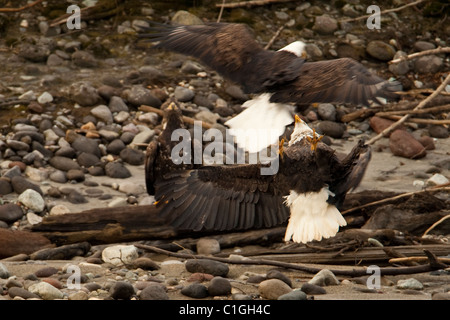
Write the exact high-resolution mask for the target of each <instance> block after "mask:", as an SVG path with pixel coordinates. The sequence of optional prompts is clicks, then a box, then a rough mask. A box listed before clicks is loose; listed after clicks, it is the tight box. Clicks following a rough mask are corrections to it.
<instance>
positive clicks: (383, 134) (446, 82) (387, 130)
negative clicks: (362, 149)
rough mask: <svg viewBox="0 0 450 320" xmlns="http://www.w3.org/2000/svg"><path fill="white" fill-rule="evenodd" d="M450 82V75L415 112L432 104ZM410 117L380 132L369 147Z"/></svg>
mask: <svg viewBox="0 0 450 320" xmlns="http://www.w3.org/2000/svg"><path fill="white" fill-rule="evenodd" d="M449 82H450V74H448V75H447V77H446V78H445V80H444V81H443V82H442V83H441V84H440V86H439V87H438V88H437V89H436V90H435V91H434V92H433V93H432V94H430V95H429V96H428V97H427V98H426V99H424V100H422V101H421V102H420V103H419V104H418V105H417V106H416V107H415V108H414V109H413V110H419V109H422V108H424V107H425V106H426V105H427V103H428V102H430V101H431V100H433V99H434V98H435V97H436V96H437V95H439V93H440V92H441V91H442V90H443V89H444V88H445V86H446V85H447V84H448V83H449ZM409 117H410V114H406V115H404V116H403V117H402V118H401V119H399V120H398V121H397V122H395V123H393V124H392V125H390V126H389V127H387V128H386V129H384V130H383V131H382V132H380V133H379V134H378V135H376V136H375V137H373V138H372V139H370V140H369V141H367V144H368V145H371V144H373V143H375V142H376V141H378V140H379V139H381V138H382V137H384V136H385V135H387V134H389V133H391V132H392V131H394V130H395V129H396V128H397V127H398V126H400V125H401V124H402V123H403V122H405V121H406V120H408V118H409Z"/></svg>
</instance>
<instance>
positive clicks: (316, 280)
mask: <svg viewBox="0 0 450 320" xmlns="http://www.w3.org/2000/svg"><path fill="white" fill-rule="evenodd" d="M308 283H309V284H314V285H317V286H332V285H338V284H339V280H338V279H337V278H336V276H335V275H334V274H333V272H331V271H330V270H328V269H322V270H320V271H319V272H318V273H317V274H315V275H314V277H313V278H312V279H311V280H309V281H308Z"/></svg>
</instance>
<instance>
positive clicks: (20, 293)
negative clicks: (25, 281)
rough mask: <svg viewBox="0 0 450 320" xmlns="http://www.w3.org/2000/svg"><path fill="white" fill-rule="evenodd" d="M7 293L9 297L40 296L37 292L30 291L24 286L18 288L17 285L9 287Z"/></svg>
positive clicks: (31, 297)
mask: <svg viewBox="0 0 450 320" xmlns="http://www.w3.org/2000/svg"><path fill="white" fill-rule="evenodd" d="M8 295H9V296H10V297H11V298H15V297H21V298H23V299H41V297H40V296H38V295H37V294H35V293H32V292H30V291H28V290H26V289H24V288H19V287H12V288H9V289H8Z"/></svg>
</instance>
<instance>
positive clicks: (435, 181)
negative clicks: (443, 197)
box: [426, 173, 450, 186]
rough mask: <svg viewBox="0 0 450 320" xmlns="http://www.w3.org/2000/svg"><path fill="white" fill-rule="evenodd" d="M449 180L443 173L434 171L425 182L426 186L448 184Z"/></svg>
mask: <svg viewBox="0 0 450 320" xmlns="http://www.w3.org/2000/svg"><path fill="white" fill-rule="evenodd" d="M449 182H450V181H449V179H447V178H446V177H445V176H444V175H442V174H439V173H435V174H434V175H432V176H431V177H430V178H429V179H428V180H427V182H426V184H427V186H439V185H445V184H448V183H449Z"/></svg>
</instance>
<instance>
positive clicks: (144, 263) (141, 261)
mask: <svg viewBox="0 0 450 320" xmlns="http://www.w3.org/2000/svg"><path fill="white" fill-rule="evenodd" d="M133 266H134V267H135V268H141V269H144V270H158V269H159V268H160V266H159V265H158V264H157V263H156V262H154V261H153V260H152V259H150V258H146V257H140V258H137V259H135V260H133Z"/></svg>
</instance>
